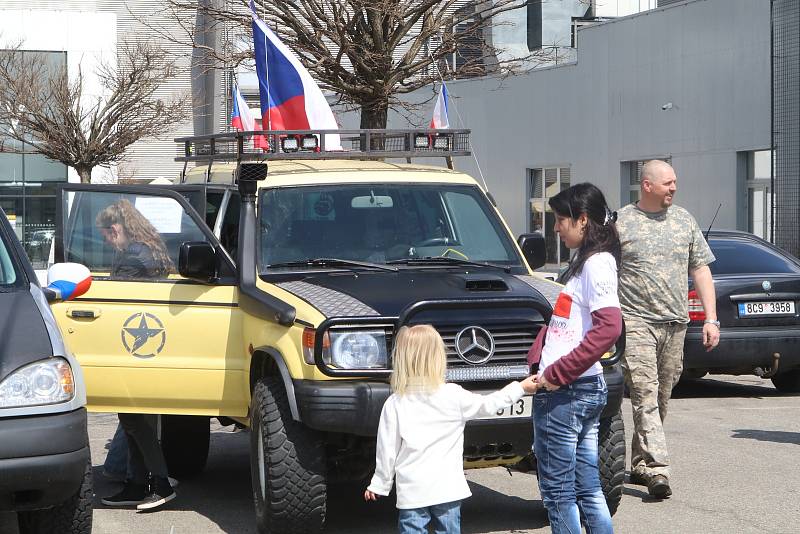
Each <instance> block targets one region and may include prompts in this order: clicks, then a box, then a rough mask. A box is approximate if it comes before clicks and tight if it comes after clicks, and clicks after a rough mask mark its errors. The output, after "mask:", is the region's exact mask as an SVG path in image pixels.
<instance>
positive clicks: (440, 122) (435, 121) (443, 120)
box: [430, 82, 450, 130]
mask: <svg viewBox="0 0 800 534" xmlns="http://www.w3.org/2000/svg"><path fill="white" fill-rule="evenodd" d="M430 127H431V129H432V130H440V129H444V128H450V121H449V120H448V118H447V86H446V85H445V84H444V82H442V89H441V90H440V91H439V96H438V97H437V98H436V105H435V106H434V108H433V118H432V119H431V124H430Z"/></svg>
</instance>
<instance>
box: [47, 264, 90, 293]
mask: <svg viewBox="0 0 800 534" xmlns="http://www.w3.org/2000/svg"><path fill="white" fill-rule="evenodd" d="M91 286H92V274H91V273H90V272H89V269H87V268H86V267H85V266H83V265H81V264H80V263H56V264H55V265H53V266H51V267H50V268H49V269H47V287H45V288H43V289H42V291H43V292H44V295H45V297H46V298H47V301H48V302H59V301H62V300H72V299H74V298H76V297H80V296H81V295H83V294H84V293H86V292H87V291H89V288H90V287H91Z"/></svg>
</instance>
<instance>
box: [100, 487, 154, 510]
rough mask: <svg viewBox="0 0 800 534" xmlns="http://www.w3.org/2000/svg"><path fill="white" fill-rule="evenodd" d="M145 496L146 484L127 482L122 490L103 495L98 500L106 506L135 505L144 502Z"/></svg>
mask: <svg viewBox="0 0 800 534" xmlns="http://www.w3.org/2000/svg"><path fill="white" fill-rule="evenodd" d="M146 497H147V485H145V484H134V483H133V482H127V483H126V484H125V487H123V488H122V491H120V492H119V493H116V494H114V495H111V496H110V497H103V498H102V499H100V502H101V503H103V504H105V505H106V506H136V505H138V504H141V503H143V502H144V500H145V498H146Z"/></svg>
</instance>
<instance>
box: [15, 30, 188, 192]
mask: <svg viewBox="0 0 800 534" xmlns="http://www.w3.org/2000/svg"><path fill="white" fill-rule="evenodd" d="M72 74H73V75H72V76H70V74H69V73H68V72H67V67H66V65H61V66H54V65H52V64H51V63H49V62H48V61H47V59H46V56H44V55H42V54H37V53H30V52H24V51H22V50H21V47H20V45H17V46H14V47H11V48H10V49H7V50H4V51H2V52H0V151H3V150H5V151H20V150H23V148H21V147H25V148H24V150H29V151H32V152H37V153H39V154H42V155H44V156H46V157H48V158H50V159H52V160H55V161H60V162H61V163H63V164H65V165H67V166H69V167H72V168H74V169H75V170H76V171H77V173H78V175H80V178H81V182H82V183H89V182H90V181H91V176H92V169H93V168H94V167H97V166H104V167H107V166H110V165H112V164H114V163H118V162H120V161H121V160H122V159H123V157H124V154H125V150H126V148H127V147H129V146H130V145H131V144H133V143H135V142H136V141H138V140H140V139H143V138H146V137H153V136H158V135H159V134H163V133H166V132H167V131H169V130H170V128H171V127H172V126H174V125H176V124H178V123H180V122H183V121H185V120H187V118H188V114H189V109H190V108H189V103H188V98H189V97H188V95H186V96H178V97H176V98H174V99H173V100H171V101H168V102H165V101H163V100H161V99H158V98H156V96H155V93H156V91H157V89H158V88H159V87H160V86H161V85H162V84H163V83H164V82H165V81H168V80H170V79H172V78H174V77H175V75H176V74H177V72H176V69H175V67H174V64H173V62H172V61H171V60H170V59H169V57H168V56H167V54H166V52H165V51H164V50H162V49H161V48H159V47H157V46H155V45H153V44H151V43H149V42H136V43H129V44H123V45H121V46H119V47H118V54H117V65H116V66H112V65H109V64H107V63H101V64H100V66H99V67H98V69H97V72H96V76H97V78H98V80H99V87H100V91H99V94H97V95H95V94H88V92H87V91H86V87H85V84H84V82H85V80H84V73H83V71H82V70H81V69H80V68H79V69H78V72H75V73H72ZM4 138H5V140H6V142H5V143H4V142H3V139H4ZM8 140H12V141H14V142H12V143H9V142H8Z"/></svg>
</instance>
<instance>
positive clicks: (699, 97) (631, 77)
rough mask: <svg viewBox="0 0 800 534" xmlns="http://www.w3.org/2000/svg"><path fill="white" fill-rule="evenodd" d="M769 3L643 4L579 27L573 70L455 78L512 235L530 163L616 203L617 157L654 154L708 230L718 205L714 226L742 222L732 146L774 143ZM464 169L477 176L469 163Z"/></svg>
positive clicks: (523, 225) (519, 222)
mask: <svg viewBox="0 0 800 534" xmlns="http://www.w3.org/2000/svg"><path fill="white" fill-rule="evenodd" d="M769 5H770V4H769V0H697V1H695V2H688V3H685V4H678V5H674V6H670V7H668V8H660V9H656V10H652V11H646V12H643V13H640V14H636V15H632V16H630V17H625V18H621V19H617V20H614V21H611V22H607V23H603V24H599V25H596V26H592V27H589V28H585V29H583V30H580V38H579V49H578V60H577V63H574V64H572V65H567V66H559V67H553V68H549V69H543V70H539V71H534V72H532V73H531V74H529V75H526V76H519V77H515V78H512V79H508V80H506V81H505V82H503V83H501V82H499V81H497V80H492V79H482V80H464V81H458V82H452V83H450V84H448V88H449V91H450V94H451V99H452V100H451V105H450V108H451V112H450V124H451V126H453V127H461V125H462V124H463V127H466V128H471V129H472V131H473V135H472V142H473V147H474V152H475V155H476V157H477V159H478V161H479V162H480V166H481V168H482V170H483V174H484V175H485V177H486V179H487V182H488V184H489V189H490V191H491V192H492V193H493V195H494V196H495V198H496V199H497V201H498V204H499V205H500V208H501V210H502V211H503V213H504V215H505V216H506V218H507V220H508V222H509V224H510V225H511V226H512V229H513V230H514V232H515V233H520V232H524V231H526V230H527V217H528V211H527V210H528V202H527V190H526V189H527V184H526V169H528V168H534V167H544V166H564V165H568V166H570V167H571V174H572V183H577V182H579V181H592V182H595V183H596V184H598V185H599V186H600V187H601V188H602V189H603V191H604V192H605V193H606V196H607V198H608V201H609V204H611V205H612V207H618V206H620V204H621V203H622V199H623V193H622V192H621V188H620V181H621V178H620V163H621V162H623V161H630V160H640V159H646V158H650V157H655V156H670V157H671V158H672V162H673V165H674V166H675V169H676V171H677V174H678V179H679V191H678V195H677V199H676V202H677V203H678V204H680V205H682V206H684V207H686V208H687V209H689V210H690V211H691V212H692V213H693V214H694V215H695V217H696V218H697V220H698V222H699V223H700V225H701V226H705V225H707V224H709V222H710V220H711V218H712V217H713V215H714V212H715V210H716V209H717V206H718V204H719V203H720V202H722V204H723V205H722V209H721V210H720V214H719V216H718V218H717V222H716V223H715V227H718V228H736V227H737V211H739V212H740V211H741V209H746V204H743V202H744V197H743V195H744V192H743V191H740V190H739V189H741V187H740V186H739V185H737V152H740V151H749V150H757V149H764V148H768V147H769V144H770V62H769V58H770V40H769V39H770V34H769ZM420 93H421V94H419V95H417V98H419V99H421V98H422V97H423V96H425V97H429V96H430V95H431V90H430V89H426V90H424V91H422V92H420ZM669 102H671V103H672V108H671V109H669V110H662V106H663V105H664V104H667V103H669ZM428 107H429V108H430V110H432V109H433V104H432V103H431V104H430V105H429V106H428ZM430 110H427V116H426V117H424V118H423V120H421V124H424V123H425V122H426V121H427V120H429V115H430ZM456 110H457V111H458V113H459V114H460V115H461V118H462V119H463V123H462V122H461V121H459V119H458V116H457V115H456V113H455V111H456ZM421 114H423V115H426V110H425V108H423V111H422V112H421ZM345 124H349V125H352V118H350V117H348V119H347V120H345ZM403 126H407V122H406V120H405V118H401V117H400V116H399V115H392V116H391V117H390V127H403ZM457 165H458V166H459V168H460V169H463V170H465V171H467V172H469V173H470V174H472V175H473V176H476V177H477V176H478V171H477V167H476V165H475V162H474V161H471V160H470V159H467V158H462V159H461V161H458V162H457ZM739 178H741V177H739ZM624 196H625V197H626V198H627V192H625V193H624ZM739 220H740V222H739V226H741V221H742V220H745V221H746V219H742V218H741V216H740V218H739Z"/></svg>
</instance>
